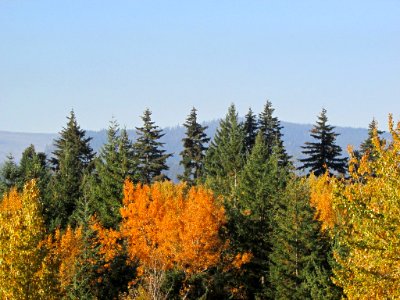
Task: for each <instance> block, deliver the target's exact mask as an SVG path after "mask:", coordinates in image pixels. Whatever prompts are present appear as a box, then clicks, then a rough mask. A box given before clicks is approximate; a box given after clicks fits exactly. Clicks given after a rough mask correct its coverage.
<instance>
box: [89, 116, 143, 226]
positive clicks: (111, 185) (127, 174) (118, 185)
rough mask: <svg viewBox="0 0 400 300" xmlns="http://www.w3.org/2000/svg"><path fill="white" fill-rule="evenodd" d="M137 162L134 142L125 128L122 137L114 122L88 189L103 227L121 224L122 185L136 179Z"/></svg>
mask: <svg viewBox="0 0 400 300" xmlns="http://www.w3.org/2000/svg"><path fill="white" fill-rule="evenodd" d="M136 166H137V163H136V160H135V156H134V153H133V146H132V142H131V141H130V140H129V137H128V134H127V132H126V130H125V129H122V130H121V133H120V134H119V126H118V123H117V122H116V121H111V122H110V126H109V128H108V131H107V143H106V144H104V145H103V147H102V148H101V150H100V154H99V156H98V157H97V158H96V160H95V169H96V172H94V174H93V176H92V178H91V182H90V183H89V184H88V186H87V188H88V189H89V190H91V192H90V197H91V198H92V201H91V202H92V205H93V206H94V208H93V209H94V212H95V213H96V215H97V217H98V218H99V220H100V222H101V223H102V225H103V226H105V227H107V228H109V227H113V228H116V227H117V225H118V224H119V222H120V221H121V216H120V213H119V209H120V207H121V205H122V203H121V201H122V197H123V194H122V186H123V184H124V181H125V179H126V178H130V179H131V180H134V181H136V180H135V178H136V173H135V172H136Z"/></svg>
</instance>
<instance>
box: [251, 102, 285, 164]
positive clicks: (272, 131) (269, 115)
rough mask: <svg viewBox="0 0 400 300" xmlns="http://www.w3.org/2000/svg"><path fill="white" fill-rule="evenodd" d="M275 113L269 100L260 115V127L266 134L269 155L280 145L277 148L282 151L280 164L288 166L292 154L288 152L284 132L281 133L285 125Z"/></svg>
mask: <svg viewBox="0 0 400 300" xmlns="http://www.w3.org/2000/svg"><path fill="white" fill-rule="evenodd" d="M273 113H274V109H273V108H272V103H271V102H270V101H267V103H266V104H265V106H264V110H263V111H262V113H260V115H259V119H258V127H259V130H260V131H261V132H262V133H263V135H264V138H265V143H266V146H267V148H268V153H269V155H271V154H272V151H273V149H274V148H275V147H278V148H277V149H279V151H280V152H281V154H280V157H281V158H280V160H279V165H280V166H285V167H286V166H289V165H290V159H291V156H289V155H288V154H287V153H286V150H285V147H284V145H283V140H282V137H283V134H282V133H281V130H282V128H283V127H282V126H281V122H280V121H279V120H278V118H277V117H274V116H273Z"/></svg>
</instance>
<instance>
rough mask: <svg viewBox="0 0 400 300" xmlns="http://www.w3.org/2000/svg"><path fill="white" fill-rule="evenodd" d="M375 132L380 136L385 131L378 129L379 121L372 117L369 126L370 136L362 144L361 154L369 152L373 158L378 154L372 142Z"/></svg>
mask: <svg viewBox="0 0 400 300" xmlns="http://www.w3.org/2000/svg"><path fill="white" fill-rule="evenodd" d="M375 134H376V135H377V136H378V137H379V136H380V135H382V134H383V131H381V130H379V129H378V123H377V122H376V121H375V119H372V121H371V123H370V124H369V126H368V137H367V138H366V139H365V141H364V142H362V144H361V145H360V156H362V155H364V154H366V153H369V154H370V158H373V157H374V156H376V155H377V153H376V151H375V146H374V145H373V142H372V140H373V138H374V136H375Z"/></svg>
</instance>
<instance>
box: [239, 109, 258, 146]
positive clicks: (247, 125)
mask: <svg viewBox="0 0 400 300" xmlns="http://www.w3.org/2000/svg"><path fill="white" fill-rule="evenodd" d="M243 126H244V128H243V129H244V134H245V139H244V142H245V145H246V150H247V153H248V154H250V152H251V149H253V146H254V143H255V141H256V136H257V130H258V124H257V119H256V115H255V114H254V113H253V111H252V109H251V108H249V111H248V112H247V114H246V116H245V120H244V125H243Z"/></svg>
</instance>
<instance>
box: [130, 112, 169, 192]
mask: <svg viewBox="0 0 400 300" xmlns="http://www.w3.org/2000/svg"><path fill="white" fill-rule="evenodd" d="M142 120H143V126H142V127H136V133H137V135H138V138H137V140H136V142H135V143H134V149H135V152H136V156H137V159H138V162H139V166H138V168H139V173H140V177H141V179H140V180H141V182H142V183H145V184H149V183H152V182H154V181H158V180H164V179H168V177H167V176H166V175H164V174H162V171H165V170H168V166H167V163H166V160H167V159H168V158H169V157H170V156H172V154H165V152H166V151H165V150H163V149H162V147H163V146H164V143H161V142H160V141H159V139H160V138H162V137H163V136H164V134H163V133H162V130H161V129H160V128H159V127H158V126H157V125H155V122H153V121H152V120H151V111H150V110H149V109H146V110H145V111H144V114H143V116H142Z"/></svg>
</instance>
